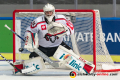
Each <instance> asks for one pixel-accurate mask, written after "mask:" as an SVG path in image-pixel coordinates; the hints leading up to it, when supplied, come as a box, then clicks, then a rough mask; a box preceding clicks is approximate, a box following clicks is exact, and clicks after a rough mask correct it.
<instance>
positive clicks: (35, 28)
mask: <svg viewBox="0 0 120 80" xmlns="http://www.w3.org/2000/svg"><path fill="white" fill-rule="evenodd" d="M29 30H30V32H32V33H37V32H38V21H37V19H35V20H34V21H32V22H31V25H30V29H29Z"/></svg>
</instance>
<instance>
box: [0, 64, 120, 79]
mask: <svg viewBox="0 0 120 80" xmlns="http://www.w3.org/2000/svg"><path fill="white" fill-rule="evenodd" d="M5 68H9V69H11V70H7V69H5ZM12 69H13V68H12V67H11V66H10V65H9V64H8V63H6V62H5V63H4V64H3V63H2V62H0V80H120V74H118V75H117V76H76V77H75V78H70V76H69V72H70V70H57V69H51V70H49V69H46V70H44V71H41V72H39V73H37V74H34V75H29V76H25V75H13V72H12Z"/></svg>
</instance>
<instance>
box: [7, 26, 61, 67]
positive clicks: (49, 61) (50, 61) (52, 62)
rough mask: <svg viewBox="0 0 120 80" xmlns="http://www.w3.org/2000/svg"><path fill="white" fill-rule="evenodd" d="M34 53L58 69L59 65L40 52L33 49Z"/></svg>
mask: <svg viewBox="0 0 120 80" xmlns="http://www.w3.org/2000/svg"><path fill="white" fill-rule="evenodd" d="M5 27H6V28H8V29H9V30H10V31H12V32H13V33H14V34H15V35H17V36H18V37H19V38H20V39H22V40H23V41H24V42H25V40H24V39H23V38H22V37H21V36H19V35H18V34H17V33H16V32H14V31H13V30H12V29H10V28H9V27H8V26H7V25H6V24H5ZM34 51H35V52H36V53H37V54H38V55H39V56H41V57H42V58H43V59H45V60H46V61H47V62H48V63H49V64H51V65H52V66H53V67H56V68H58V67H59V64H58V63H56V62H54V61H53V60H51V59H50V58H49V57H48V56H46V55H45V54H44V53H43V52H42V51H40V50H38V49H34Z"/></svg>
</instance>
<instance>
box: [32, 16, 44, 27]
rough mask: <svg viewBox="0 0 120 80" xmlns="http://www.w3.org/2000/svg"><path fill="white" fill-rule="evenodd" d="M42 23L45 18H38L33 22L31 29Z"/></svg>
mask: <svg viewBox="0 0 120 80" xmlns="http://www.w3.org/2000/svg"><path fill="white" fill-rule="evenodd" d="M42 21H44V16H40V17H38V18H36V19H35V20H33V21H32V23H31V27H35V26H36V25H37V23H39V22H42Z"/></svg>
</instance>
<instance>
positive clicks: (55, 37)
mask: <svg viewBox="0 0 120 80" xmlns="http://www.w3.org/2000/svg"><path fill="white" fill-rule="evenodd" d="M44 38H45V39H46V40H47V41H51V42H52V43H54V42H55V40H56V39H59V37H57V36H54V35H51V34H49V33H47V34H46V35H45V37H44Z"/></svg>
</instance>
